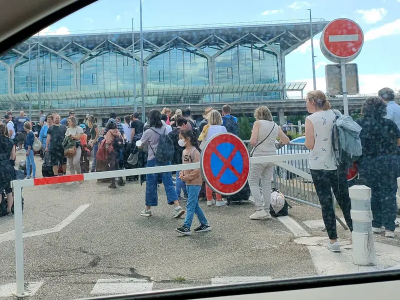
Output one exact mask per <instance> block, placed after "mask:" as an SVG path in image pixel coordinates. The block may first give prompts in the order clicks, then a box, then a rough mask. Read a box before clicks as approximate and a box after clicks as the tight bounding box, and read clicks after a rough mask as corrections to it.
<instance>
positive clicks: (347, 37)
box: [329, 34, 359, 43]
mask: <svg viewBox="0 0 400 300" xmlns="http://www.w3.org/2000/svg"><path fill="white" fill-rule="evenodd" d="M358 39H359V36H358V34H344V35H330V36H329V42H331V43H334V42H357V41H358Z"/></svg>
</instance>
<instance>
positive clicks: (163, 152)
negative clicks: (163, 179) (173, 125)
mask: <svg viewBox="0 0 400 300" xmlns="http://www.w3.org/2000/svg"><path fill="white" fill-rule="evenodd" d="M150 129H151V130H153V131H154V132H155V133H157V134H158V135H159V136H160V139H159V141H158V146H157V149H156V151H154V149H153V148H152V147H151V146H150V144H149V146H150V148H151V150H152V151H153V153H154V156H155V158H156V159H157V160H158V161H159V162H161V163H167V162H170V161H172V159H173V157H174V153H175V147H174V142H173V141H172V139H171V137H170V136H169V135H168V134H167V128H165V130H164V134H159V133H158V132H157V131H155V130H154V129H153V128H150Z"/></svg>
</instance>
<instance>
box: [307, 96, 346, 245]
mask: <svg viewBox="0 0 400 300" xmlns="http://www.w3.org/2000/svg"><path fill="white" fill-rule="evenodd" d="M306 106H307V111H308V112H309V113H311V115H310V116H308V117H307V118H306V126H305V129H306V142H305V145H306V147H307V148H308V149H310V150H311V151H310V159H309V162H310V170H311V176H312V179H313V182H314V186H315V190H316V192H317V195H318V199H319V202H320V204H321V209H322V217H323V219H324V223H325V227H326V231H327V233H328V236H329V239H330V243H328V249H329V250H330V251H332V252H340V246H339V244H338V242H337V232H336V217H335V210H334V207H333V198H332V191H331V189H332V190H333V192H334V194H335V197H336V200H337V202H338V204H339V206H340V208H341V209H342V211H343V216H344V218H345V220H346V223H347V225H348V226H349V228H350V230H351V231H353V225H352V220H351V216H350V209H351V202H350V197H349V189H348V185H347V178H346V170H344V169H343V170H342V168H339V169H338V168H337V167H336V163H335V158H334V153H333V149H332V128H333V122H334V120H335V118H336V114H335V113H334V112H333V111H332V109H331V105H330V103H329V101H328V100H327V99H326V96H325V94H324V93H323V92H321V91H311V92H309V93H308V94H307V98H306Z"/></svg>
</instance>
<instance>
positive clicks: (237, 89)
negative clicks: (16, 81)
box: [0, 82, 307, 102]
mask: <svg viewBox="0 0 400 300" xmlns="http://www.w3.org/2000/svg"><path fill="white" fill-rule="evenodd" d="M306 84H307V83H305V82H292V83H287V84H280V83H272V84H246V85H226V86H224V85H222V86H187V87H173V88H149V89H145V96H146V97H152V96H159V97H168V96H178V97H179V96H187V95H211V94H235V93H260V92H282V91H283V90H285V91H303V90H304V88H305V86H306ZM136 93H137V94H136V95H137V97H141V90H140V89H138V90H137V92H136ZM40 97H41V98H40V99H41V100H46V101H58V100H75V99H98V98H125V97H133V90H115V91H94V92H85V91H77V92H64V93H62V92H58V93H42V94H41V95H40ZM29 99H31V100H33V101H37V100H39V94H37V93H33V94H6V95H0V102H19V101H28V100H29Z"/></svg>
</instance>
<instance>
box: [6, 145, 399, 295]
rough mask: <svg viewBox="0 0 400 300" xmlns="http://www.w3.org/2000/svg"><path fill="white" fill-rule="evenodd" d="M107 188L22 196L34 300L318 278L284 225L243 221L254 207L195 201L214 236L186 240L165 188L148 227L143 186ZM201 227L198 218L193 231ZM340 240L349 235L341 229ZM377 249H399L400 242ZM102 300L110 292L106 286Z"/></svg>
mask: <svg viewBox="0 0 400 300" xmlns="http://www.w3.org/2000/svg"><path fill="white" fill-rule="evenodd" d="M18 157H19V158H20V159H21V157H23V156H22V154H21V153H19V156H18ZM37 159H38V170H39V173H40V167H39V164H40V159H39V158H37ZM107 186H108V184H99V183H97V182H94V181H90V182H89V181H87V182H84V183H83V184H80V185H66V184H60V185H54V186H42V187H32V188H25V189H24V190H23V196H24V198H25V210H24V215H23V217H24V232H25V233H30V234H31V235H33V236H30V237H26V238H25V239H24V251H25V252H24V255H25V281H26V282H27V283H33V282H40V283H41V286H40V288H39V289H38V290H37V292H36V293H35V294H34V296H32V297H31V299H34V300H36V299H41V300H42V299H44V300H47V299H48V300H57V299H63V300H64V299H76V298H83V297H89V296H94V294H93V292H94V291H95V290H96V288H95V287H97V288H98V287H99V286H97V285H96V284H98V283H99V280H100V281H101V280H105V279H116V280H136V281H137V282H138V283H137V284H136V287H138V288H139V289H140V285H141V284H143V285H144V286H146V284H147V285H151V287H150V290H160V289H170V288H186V287H190V286H200V285H210V284H211V283H212V282H215V280H218V278H224V277H230V278H232V277H259V278H265V277H267V278H270V279H273V280H275V279H283V278H295V277H304V276H316V275H318V274H319V272H318V268H317V267H316V265H315V263H314V261H313V258H312V255H311V254H310V251H309V248H308V246H307V245H303V244H301V243H300V244H299V243H297V242H296V241H295V240H296V238H297V237H296V236H295V234H294V233H293V232H291V230H290V229H289V228H288V227H286V226H285V225H284V224H283V223H282V222H280V221H279V220H277V219H272V220H267V221H252V220H250V219H249V216H250V215H251V214H252V213H253V211H254V206H253V204H252V203H251V202H247V203H245V204H243V205H231V206H228V207H215V206H213V207H207V206H206V204H205V202H201V203H200V204H201V206H202V208H203V209H204V211H205V214H206V216H207V218H208V219H209V222H210V225H211V227H212V231H211V232H208V233H199V234H193V235H192V236H190V237H187V236H184V237H183V236H180V235H179V234H178V233H176V232H175V231H174V230H175V228H177V227H178V226H180V225H182V222H183V219H173V218H172V213H173V211H172V208H171V207H170V206H169V205H168V204H167V201H166V196H165V193H164V190H163V187H162V186H161V187H160V188H159V189H158V192H159V206H158V207H157V208H154V209H153V217H151V218H145V217H142V216H140V211H141V210H142V209H143V208H144V192H145V186H140V184H138V183H127V185H126V186H124V187H118V188H117V189H116V190H111V189H109V188H108V187H107ZM182 204H184V203H182ZM293 205H294V206H293V208H292V209H291V210H290V215H291V216H292V217H293V219H294V220H297V222H299V224H300V225H301V226H302V227H303V228H305V229H306V230H307V231H308V233H310V235H311V236H325V233H323V232H322V231H321V229H310V228H307V226H306V225H304V223H303V221H305V220H316V219H321V214H320V211H319V210H318V209H315V208H311V207H308V206H304V205H297V204H293ZM77 209H78V211H77ZM69 216H70V219H68V217H69ZM197 224H198V223H197V219H196V218H195V219H194V223H193V228H194V227H195V226H196V225H197ZM13 229H14V219H13V217H3V218H0V253H1V256H0V262H1V267H0V278H1V282H0V299H12V298H9V297H4V298H1V296H2V295H1V292H2V287H1V286H2V285H3V286H4V285H6V284H11V283H15V255H14V240H13V239H12V238H11V240H4V239H5V237H6V235H7V234H8V235H7V236H10V234H11V236H12V232H11V233H10V231H12V230H13ZM44 229H51V230H50V231H43V230H44ZM32 232H33V233H34V234H32ZM339 235H340V236H341V237H343V238H344V239H348V238H349V236H350V235H349V233H348V232H345V231H344V230H343V229H341V228H339ZM380 241H381V242H382V243H389V244H390V243H391V244H392V245H393V246H396V247H398V246H400V242H399V240H398V239H397V238H396V239H395V240H394V241H390V242H387V241H386V240H385V239H384V238H381V240H380ZM216 278H217V279H216ZM3 289H4V287H3ZM91 293H92V294H91ZM105 293H106V294H107V293H108V294H110V293H111V290H110V288H109V287H108V291H107V288H106V292H105Z"/></svg>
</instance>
